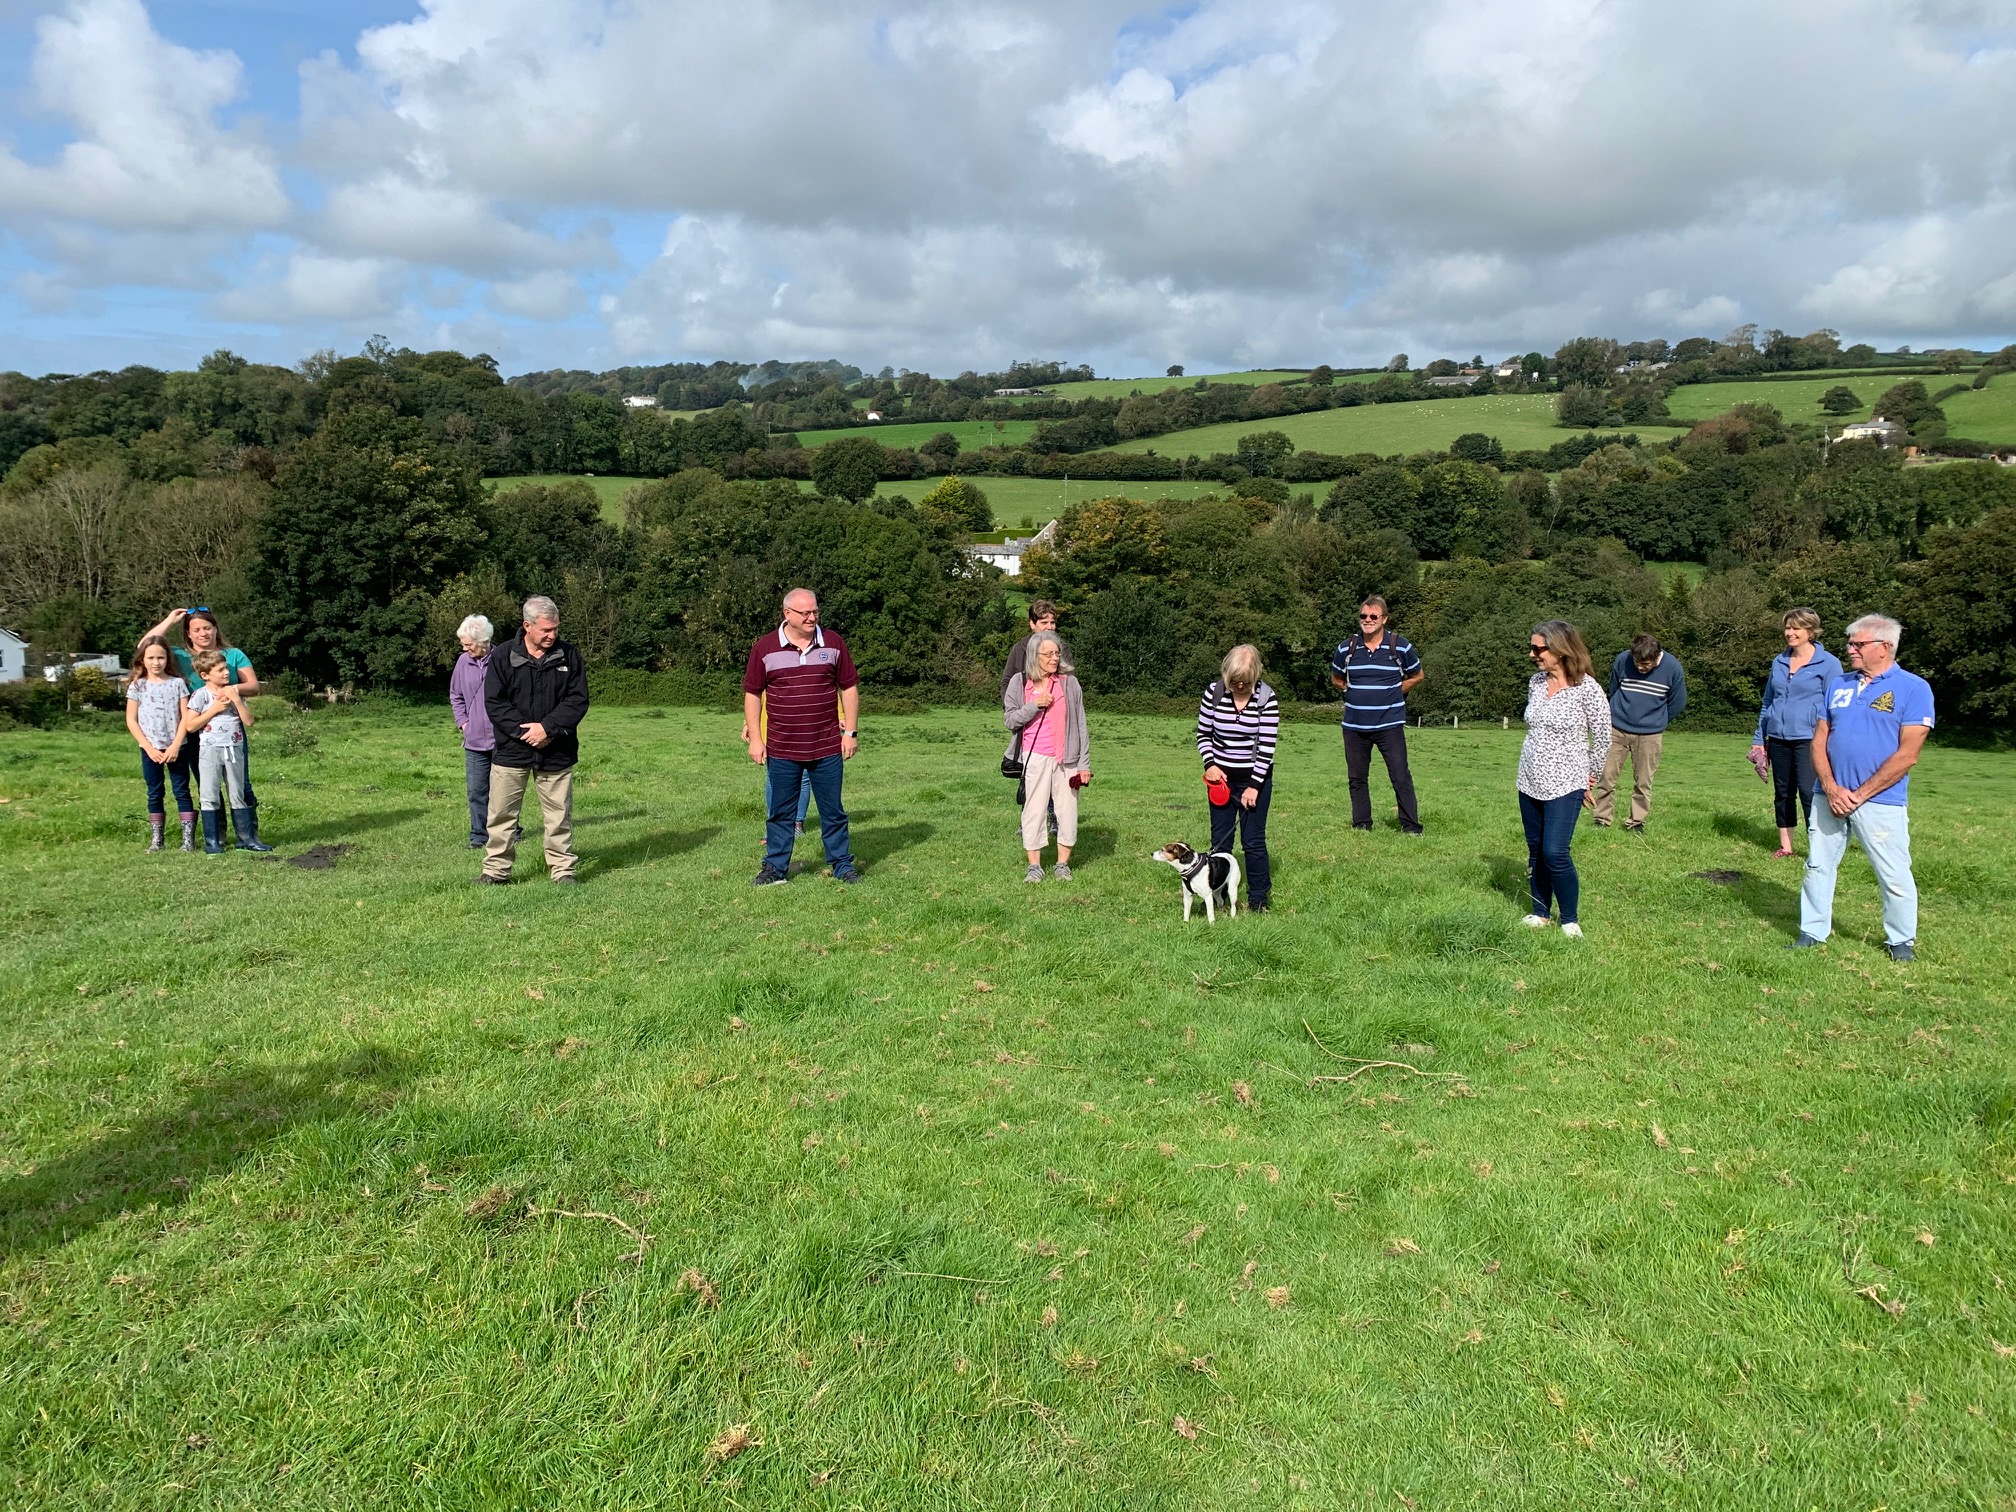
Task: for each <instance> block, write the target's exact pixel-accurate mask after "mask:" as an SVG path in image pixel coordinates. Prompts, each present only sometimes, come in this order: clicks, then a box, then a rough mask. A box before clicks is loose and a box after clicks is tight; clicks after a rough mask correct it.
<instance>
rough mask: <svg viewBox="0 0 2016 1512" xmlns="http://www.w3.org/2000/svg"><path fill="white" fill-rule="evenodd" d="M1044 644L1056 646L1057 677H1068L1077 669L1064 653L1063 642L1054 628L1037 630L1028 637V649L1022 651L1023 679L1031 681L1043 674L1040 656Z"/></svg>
mask: <svg viewBox="0 0 2016 1512" xmlns="http://www.w3.org/2000/svg"><path fill="white" fill-rule="evenodd" d="M1045 646H1055V647H1056V648H1057V675H1058V676H1059V677H1069V676H1070V675H1071V674H1072V673H1073V672H1075V671H1077V670H1078V669H1077V668H1076V667H1074V666H1072V665H1071V658H1070V657H1069V656H1067V655H1066V654H1065V652H1064V642H1063V640H1062V639H1061V638H1060V637H1059V636H1058V634H1057V632H1056V631H1055V630H1038V631H1037V632H1036V633H1035V634H1034V635H1032V636H1030V637H1029V649H1028V650H1027V651H1025V652H1023V653H1022V676H1023V678H1024V679H1025V680H1027V681H1031V682H1033V681H1035V679H1037V678H1039V677H1041V676H1042V675H1043V661H1042V656H1043V648H1044V647H1045Z"/></svg>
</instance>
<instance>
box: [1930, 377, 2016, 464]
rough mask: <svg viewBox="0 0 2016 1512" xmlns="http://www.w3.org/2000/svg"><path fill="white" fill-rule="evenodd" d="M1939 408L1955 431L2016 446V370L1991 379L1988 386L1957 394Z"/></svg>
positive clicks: (2000, 443)
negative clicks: (1943, 411) (1944, 412)
mask: <svg viewBox="0 0 2016 1512" xmlns="http://www.w3.org/2000/svg"><path fill="white" fill-rule="evenodd" d="M1939 407H1940V408H1941V409H1943V410H1945V411H1946V427H1947V429H1948V430H1949V431H1951V432H1952V434H1954V435H1956V436H1965V437H1967V438H1968V439H1969V440H1971V441H1992V442H1994V443H1995V444H1996V445H1998V446H2016V373H2002V374H2000V375H1999V376H1997V377H1994V378H1990V379H1989V380H1988V385H1987V387H1986V388H1978V389H1969V390H1968V391H1967V392H1966V393H1964V394H1955V395H1954V396H1953V397H1952V398H1951V399H1948V400H1946V401H1945V402H1944V403H1942V404H1941V405H1940V406H1939Z"/></svg>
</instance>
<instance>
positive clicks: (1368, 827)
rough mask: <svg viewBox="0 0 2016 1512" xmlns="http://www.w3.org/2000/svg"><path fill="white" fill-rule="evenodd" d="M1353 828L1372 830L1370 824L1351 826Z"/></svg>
mask: <svg viewBox="0 0 2016 1512" xmlns="http://www.w3.org/2000/svg"><path fill="white" fill-rule="evenodd" d="M1351 828H1353V829H1354V830H1369V829H1371V828H1372V826H1371V825H1369V824H1354V825H1352V826H1351Z"/></svg>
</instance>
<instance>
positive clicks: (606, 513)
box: [483, 473, 653, 525]
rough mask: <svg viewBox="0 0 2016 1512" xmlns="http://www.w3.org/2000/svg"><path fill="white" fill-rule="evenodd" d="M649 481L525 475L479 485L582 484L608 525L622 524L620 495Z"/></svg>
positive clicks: (599, 475)
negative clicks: (598, 503) (590, 491)
mask: <svg viewBox="0 0 2016 1512" xmlns="http://www.w3.org/2000/svg"><path fill="white" fill-rule="evenodd" d="M651 481H653V480H652V479H650V478H618V477H612V476H610V475H608V474H606V473H527V474H524V475H522V476H519V477H513V478H486V479H484V480H483V486H484V487H485V488H488V489H489V490H490V491H491V492H492V493H496V492H498V491H499V490H502V489H507V488H519V487H522V486H523V485H525V484H527V483H537V484H540V485H542V486H543V487H546V488H553V487H555V486H557V485H559V484H561V483H586V484H587V485H588V486H589V487H590V488H592V489H594V490H595V497H596V498H597V499H599V500H601V501H602V518H603V519H605V520H607V521H608V522H609V523H610V524H612V525H621V524H622V523H623V496H624V495H625V494H627V493H628V492H630V490H631V489H633V488H635V487H636V486H637V485H638V484H639V483H649V482H651Z"/></svg>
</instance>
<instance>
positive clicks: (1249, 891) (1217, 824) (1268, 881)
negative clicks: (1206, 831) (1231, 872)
mask: <svg viewBox="0 0 2016 1512" xmlns="http://www.w3.org/2000/svg"><path fill="white" fill-rule="evenodd" d="M1219 770H1220V771H1221V772H1223V773H1224V774H1225V781H1226V784H1227V785H1228V786H1229V787H1230V788H1231V789H1232V801H1231V802H1230V803H1213V804H1209V805H1207V806H1208V807H1209V808H1210V810H1211V849H1212V850H1213V851H1227V850H1230V849H1232V829H1233V826H1234V825H1237V826H1238V828H1239V832H1240V847H1239V848H1240V850H1241V851H1242V852H1243V853H1244V855H1245V857H1246V864H1245V868H1244V870H1245V872H1246V905H1247V907H1249V908H1265V907H1266V906H1267V899H1268V897H1269V896H1270V895H1271V894H1272V893H1273V891H1274V868H1273V867H1272V866H1271V865H1270V864H1269V861H1268V856H1267V810H1268V807H1269V806H1270V805H1271V804H1272V803H1273V802H1274V774H1273V773H1272V772H1269V773H1268V774H1267V778H1266V780H1265V781H1264V782H1261V783H1260V784H1259V785H1258V786H1259V788H1260V796H1259V797H1258V798H1257V799H1255V800H1254V803H1253V807H1251V808H1250V809H1249V808H1243V807H1241V806H1240V803H1239V795H1240V794H1241V793H1243V792H1245V791H1246V789H1248V788H1249V787H1252V786H1254V785H1255V784H1254V782H1253V773H1252V771H1251V770H1246V771H1235V770H1234V769H1233V768H1231V767H1220V768H1219Z"/></svg>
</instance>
